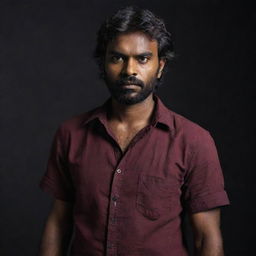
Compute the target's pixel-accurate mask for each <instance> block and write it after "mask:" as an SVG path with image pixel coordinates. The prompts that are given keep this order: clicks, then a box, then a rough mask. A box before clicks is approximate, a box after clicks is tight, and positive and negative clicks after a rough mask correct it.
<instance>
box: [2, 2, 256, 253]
mask: <svg viewBox="0 0 256 256" xmlns="http://www.w3.org/2000/svg"><path fill="white" fill-rule="evenodd" d="M134 3H135V4H137V5H138V6H141V7H145V8H148V9H150V10H152V11H153V12H154V13H155V14H157V15H159V16H160V17H162V18H163V19H164V20H165V22H166V25H167V28H168V29H169V30H170V31H171V32H172V33H173V37H174V40H175V50H176V54H177V55H178V58H177V60H176V62H175V63H173V65H171V66H170V68H169V72H168V73H167V74H166V76H165V82H164V85H163V87H162V88H160V90H159V92H158V95H159V96H160V98H161V99H162V100H163V102H164V103H165V104H166V105H167V106H168V107H169V108H171V109H172V110H174V111H175V112H178V113H179V114H182V115H184V116H185V117H187V118H189V119H190V120H192V121H194V122H196V123H198V124H199V125H201V126H203V127H204V128H206V129H207V130H209V131H210V132H211V134H212V136H213V137H214V139H215V142H216V145H217V148H218V152H219V157H220V161H221V164H222V167H223V172H224V176H225V180H226V189H227V191H228V193H229V197H230V200H231V203H232V204H231V206H229V207H227V208H224V209H223V214H222V230H223V237H224V243H225V250H226V255H228V256H230V255H232V256H233V255H235V256H236V255H239V256H240V255H241V256H249V255H255V250H253V249H254V247H255V245H254V239H255V236H254V235H253V231H254V227H255V226H254V224H253V221H254V219H255V203H256V202H255V192H256V191H255V187H256V186H255V185H254V183H255V179H254V178H255V174H254V172H255V171H256V170H255V155H254V152H253V148H254V147H255V146H254V145H255V144H254V139H255V134H254V133H255V125H254V123H255V114H254V113H253V111H254V109H253V108H254V107H255V106H254V101H255V97H254V95H253V92H252V88H253V86H255V77H253V73H255V72H254V66H253V61H254V60H255V45H256V44H255V43H256V42H255V40H254V39H255V37H254V34H255V26H254V24H255V20H256V13H255V9H253V6H252V5H251V4H250V2H246V1H221V0H211V1H207V0H195V1H193V0H190V1H189V0H187V1H182V0H173V1H172V0H169V1H159V0H158V1H142V0H141V1H121V0H115V1H99V0H98V1H97V0H96V1H78V0H73V1H64V0H62V1H53V0H52V1H48V0H45V1H43V0H41V1H40V0H37V1H36V0H30V1H24V0H23V1H22V0H20V1H11V0H10V1H3V0H1V1H0V86H1V90H0V99H1V101H0V102H1V103H0V104H1V105H0V111H1V113H0V114H1V116H0V122H1V130H0V134H1V142H0V148H1V152H0V153H1V154H0V164H1V165H0V166H1V173H0V199H1V204H0V207H1V208H0V242H1V244H0V255H1V256H16V255H26V256H30V255H31V256H32V255H36V252H37V249H38V245H39V241H40V237H41V233H42V229H43V225H44V221H45V219H46V216H47V213H48V210H49V208H50V205H51V200H52V199H51V198H50V196H48V195H47V194H45V193H43V192H41V191H40V190H39V188H38V183H39V180H40V178H41V176H42V175H43V173H44V171H45V167H46V162H47V158H48V154H49V148H50V145H51V141H52V137H53V134H54V132H55V130H56V128H57V127H58V125H59V124H60V123H61V122H62V121H63V120H65V119H68V118H70V117H71V116H74V115H76V114H79V113H81V112H84V111H87V110H89V109H91V108H93V107H96V106H98V105H100V104H102V103H103V101H105V100H106V98H107V97H108V96H109V94H108V91H107V89H106V88H105V85H104V84H103V82H102V81H100V80H99V79H98V69H97V66H96V64H95V63H94V60H93V58H92V51H93V49H94V47H95V39H96V31H97V29H98V28H99V26H100V24H101V23H102V22H103V20H104V18H105V17H106V15H109V14H111V13H112V12H113V11H115V10H116V9H118V8H120V7H123V6H126V5H127V4H134Z"/></svg>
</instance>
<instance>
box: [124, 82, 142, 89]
mask: <svg viewBox="0 0 256 256" xmlns="http://www.w3.org/2000/svg"><path fill="white" fill-rule="evenodd" d="M121 86H122V87H124V88H128V89H135V88H138V87H141V86H140V85H138V84H133V83H125V84H122V85H121Z"/></svg>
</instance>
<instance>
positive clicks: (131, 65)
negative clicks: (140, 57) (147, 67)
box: [122, 58, 137, 76]
mask: <svg viewBox="0 0 256 256" xmlns="http://www.w3.org/2000/svg"><path fill="white" fill-rule="evenodd" d="M122 73H123V75H127V76H137V65H136V61H135V60H133V59H132V58H130V59H128V60H127V61H126V63H125V65H124V67H123V72H122Z"/></svg>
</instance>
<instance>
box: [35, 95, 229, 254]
mask: <svg viewBox="0 0 256 256" xmlns="http://www.w3.org/2000/svg"><path fill="white" fill-rule="evenodd" d="M154 101H155V108H154V112H153V118H152V122H151V123H150V124H149V125H148V126H146V127H145V128H143V129H142V130H140V131H139V132H138V133H137V134H136V136H135V137H134V138H133V140H132V141H131V143H130V144H129V146H128V148H127V150H126V152H125V153H123V152H122V151H121V149H120V147H119V145H118V143H117V142H116V140H115V136H114V134H113V133H112V132H111V130H110V129H109V127H108V123H107V117H108V115H109V113H110V110H111V99H108V100H107V101H106V102H105V103H104V104H103V105H102V106H100V107H98V108H96V109H94V110H92V111H90V112H87V113H84V114H82V115H79V116H76V117H74V118H72V119H70V120H68V121H65V122H64V123H62V124H61V125H60V126H59V128H58V130H57V132H56V134H55V137H54V141H53V144H52V150H51V154H50V157H49V162H48V168H47V171H46V173H45V175H44V176H43V178H42V180H41V182H40V187H41V188H42V189H43V190H44V191H47V192H49V193H50V194H51V195H52V196H53V197H54V198H56V199H60V200H64V201H68V202H72V203H73V204H74V227H75V229H74V230H75V236H74V240H73V242H72V250H71V255H73V256H78V255H87V256H89V255H93V256H103V255H113V256H114V255H118V256H119V255H120V256H126V255H131V256H137V255H138V256H139V255H140V256H142V255H145V256H170V255H172V256H183V255H188V253H187V249H186V247H185V245H184V241H183V239H182V237H183V236H182V229H181V223H182V217H181V216H182V212H183V211H186V212H188V213H189V214H190V213H196V212H200V211H206V210H209V209H212V208H215V207H220V206H224V205H227V204H229V200H228V197H227V194H226V192H225V190H224V182H223V175H222V170H221V166H220V163H219V159H218V155H217V151H216V147H215V144H214V141H213V139H212V137H211V135H210V134H209V132H208V131H207V130H205V129H203V128H202V127H200V126H199V125H197V124H195V123H193V122H191V121H189V120H188V119H186V118H185V117H183V116H181V115H179V114H177V113H175V112H173V111H171V110H170V109H168V108H167V107H166V106H165V105H164V104H163V103H162V101H161V100H160V99H159V98H158V97H157V96H156V95H154Z"/></svg>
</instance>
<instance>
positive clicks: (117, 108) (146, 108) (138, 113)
mask: <svg viewBox="0 0 256 256" xmlns="http://www.w3.org/2000/svg"><path fill="white" fill-rule="evenodd" d="M154 105H155V102H154V100H153V94H150V95H149V96H148V97H147V98H146V99H145V100H144V101H142V102H140V103H137V104H134V105H123V104H120V103H118V102H117V101H116V100H114V99H113V98H112V111H111V116H110V119H111V120H112V121H114V122H118V123H120V124H123V125H125V126H127V127H132V126H137V125H143V124H149V123H150V119H151V117H152V112H153V110H154Z"/></svg>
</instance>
